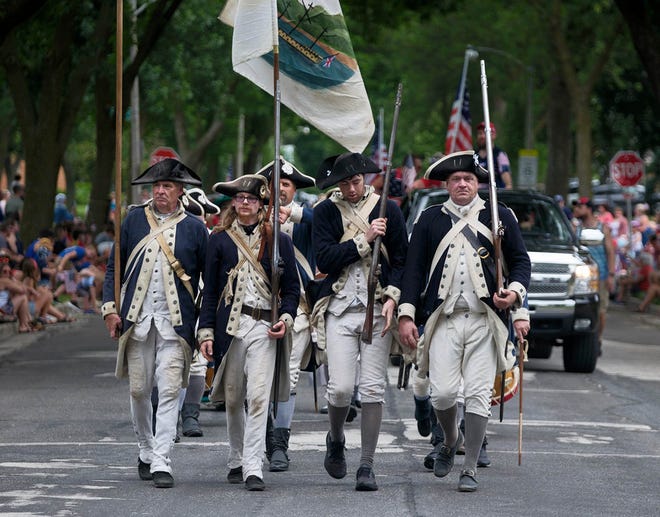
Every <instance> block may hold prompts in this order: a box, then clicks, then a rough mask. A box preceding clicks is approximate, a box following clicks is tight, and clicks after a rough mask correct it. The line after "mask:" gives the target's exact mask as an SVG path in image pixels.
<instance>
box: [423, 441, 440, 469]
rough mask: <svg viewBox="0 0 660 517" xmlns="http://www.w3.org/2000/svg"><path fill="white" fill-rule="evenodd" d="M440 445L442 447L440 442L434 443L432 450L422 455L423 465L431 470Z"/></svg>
mask: <svg viewBox="0 0 660 517" xmlns="http://www.w3.org/2000/svg"><path fill="white" fill-rule="evenodd" d="M440 447H442V442H440V443H438V444H436V445H435V447H433V450H432V451H431V452H429V453H428V454H427V455H426V456H424V467H426V468H427V469H429V470H433V467H434V466H435V460H436V458H437V457H438V453H439V452H440Z"/></svg>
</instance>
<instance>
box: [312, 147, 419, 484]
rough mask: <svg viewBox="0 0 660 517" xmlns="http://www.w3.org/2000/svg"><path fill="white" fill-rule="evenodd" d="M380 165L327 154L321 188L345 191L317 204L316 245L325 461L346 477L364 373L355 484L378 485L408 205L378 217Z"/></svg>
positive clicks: (328, 467)
mask: <svg viewBox="0 0 660 517" xmlns="http://www.w3.org/2000/svg"><path fill="white" fill-rule="evenodd" d="M379 170H380V169H379V168H378V166H377V165H376V164H375V163H374V162H372V161H371V160H369V159H368V158H365V157H364V156H362V155H361V154H359V153H344V154H342V155H339V156H333V157H330V158H328V159H326V160H325V161H324V162H323V163H322V164H321V167H320V168H319V171H318V174H317V177H316V185H317V186H318V187H319V188H321V189H325V188H327V187H330V186H332V185H338V186H339V189H337V190H335V191H333V192H331V193H330V195H329V197H328V198H327V199H326V200H325V201H323V202H321V203H320V204H318V205H317V206H316V207H315V208H314V223H313V230H312V231H313V242H314V253H315V257H316V264H317V266H318V269H319V271H320V272H321V273H326V274H327V277H326V278H325V279H324V281H323V283H322V285H321V288H320V299H319V301H318V302H317V303H316V305H315V307H314V311H313V315H312V322H313V323H316V327H317V338H318V342H319V346H320V347H322V346H325V349H326V353H327V358H328V372H329V381H328V386H327V393H326V398H327V399H328V418H329V420H330V431H329V432H328V435H327V436H326V447H327V452H326V456H325V461H324V466H325V469H326V471H327V472H328V474H330V476H332V477H333V478H336V479H341V478H343V477H344V476H345V475H346V459H345V456H344V449H345V438H344V422H345V420H346V415H347V414H348V411H349V407H350V403H351V397H352V396H353V388H354V384H355V377H356V367H357V363H358V358H359V362H360V372H359V380H358V391H359V394H360V396H361V400H362V412H361V413H362V416H361V437H362V454H361V458H360V466H359V468H358V470H357V474H356V484H355V489H356V490H358V491H373V490H378V485H377V484H376V478H375V475H374V470H373V463H374V453H375V451H376V445H377V444H378V434H379V432H380V425H381V420H382V413H383V401H384V393H385V384H386V375H387V363H388V359H389V353H390V347H391V344H392V334H391V333H390V332H389V330H391V327H392V326H393V324H394V322H393V318H394V311H395V308H396V304H397V303H398V301H399V294H400V289H401V276H402V274H403V265H404V261H405V256H406V249H407V241H408V239H407V236H406V229H405V223H404V220H403V215H402V213H401V210H400V209H399V207H398V206H397V205H396V203H395V202H394V201H392V200H386V203H387V204H386V209H387V210H386V214H385V217H383V218H381V217H378V216H379V215H380V214H379V203H380V196H379V195H378V194H376V193H375V192H374V190H373V187H372V186H371V185H365V183H364V175H365V174H370V173H377V172H379ZM379 236H380V237H382V245H381V249H380V257H379V262H380V274H379V276H378V285H377V287H376V291H375V301H376V303H375V306H374V312H373V315H374V316H373V338H372V342H371V343H370V344H366V343H365V342H364V341H363V340H362V329H363V325H364V322H365V308H366V306H367V300H368V292H367V278H368V275H369V270H370V266H371V260H372V254H373V250H372V247H373V245H374V241H376V240H377V237H379Z"/></svg>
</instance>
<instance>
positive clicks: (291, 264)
mask: <svg viewBox="0 0 660 517" xmlns="http://www.w3.org/2000/svg"><path fill="white" fill-rule="evenodd" d="M213 189H214V190H215V191H216V192H219V193H221V194H225V195H228V196H231V197H232V204H231V208H230V210H229V212H228V213H227V214H226V215H225V217H224V219H223V223H222V225H220V226H219V227H216V228H215V229H214V230H213V233H212V235H211V237H210V240H209V249H208V253H207V258H206V270H205V273H204V298H203V301H202V308H201V311H200V316H199V329H198V331H197V337H198V341H199V343H200V350H201V352H202V353H203V354H204V357H206V358H207V359H208V360H213V362H214V363H215V365H216V374H215V378H214V380H213V389H212V391H211V397H210V398H211V401H213V402H221V401H224V402H225V406H226V409H227V433H228V435H229V461H228V466H229V474H228V475H227V480H228V481H229V482H230V483H242V482H245V487H246V488H247V489H248V490H250V491H261V490H264V489H265V484H264V481H263V472H262V467H263V451H264V447H265V435H266V423H267V420H268V408H269V401H270V395H271V387H272V385H273V375H279V389H280V391H279V393H276V394H274V395H275V396H277V397H278V400H287V399H288V398H289V368H288V365H289V362H288V361H289V354H288V350H289V349H290V346H289V345H290V343H284V346H276V340H278V339H282V338H285V337H286V338H289V339H290V335H291V329H292V327H293V319H294V317H295V315H296V309H297V307H298V299H299V297H300V283H299V281H298V271H297V269H296V259H295V256H294V252H293V244H292V242H291V238H290V237H289V236H288V235H286V234H285V233H283V232H281V233H280V235H279V241H278V242H279V248H280V255H281V259H282V273H281V277H280V282H279V300H280V306H279V307H272V306H271V278H272V275H271V271H272V268H271V260H270V254H271V249H272V245H273V242H272V241H273V240H274V236H273V235H271V232H272V230H271V229H270V225H269V224H268V221H266V211H265V210H264V200H265V199H266V198H267V197H268V195H269V193H268V188H267V182H266V178H265V177H264V176H262V175H257V174H247V175H244V176H241V177H239V178H237V179H235V180H234V181H230V182H220V183H216V184H215V185H214V186H213ZM272 310H276V311H277V315H278V319H277V322H276V323H275V324H274V325H273V326H272V327H271V322H272V319H274V318H273V315H272V313H271V311H272ZM278 352H279V353H282V356H281V363H280V364H281V366H282V367H281V368H280V371H279V372H275V368H274V366H275V364H276V354H277V353H278ZM245 400H247V416H246V412H245V407H244V401H245Z"/></svg>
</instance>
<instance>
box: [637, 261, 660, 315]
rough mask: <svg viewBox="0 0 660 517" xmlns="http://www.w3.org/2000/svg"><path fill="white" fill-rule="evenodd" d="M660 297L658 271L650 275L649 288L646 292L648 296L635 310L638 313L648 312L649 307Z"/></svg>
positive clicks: (659, 274) (659, 272)
mask: <svg viewBox="0 0 660 517" xmlns="http://www.w3.org/2000/svg"><path fill="white" fill-rule="evenodd" d="M658 296H660V271H657V270H656V271H653V272H652V273H651V275H649V287H648V289H647V290H646V295H645V296H644V299H643V300H642V301H641V303H640V304H639V305H638V306H637V309H635V310H636V311H637V312H646V311H647V310H648V309H649V305H651V303H652V302H653V300H655V299H656V298H657V297H658Z"/></svg>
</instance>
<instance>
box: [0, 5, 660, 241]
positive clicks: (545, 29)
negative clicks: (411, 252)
mask: <svg viewBox="0 0 660 517" xmlns="http://www.w3.org/2000/svg"><path fill="white" fill-rule="evenodd" d="M5 7H6V8H5ZM138 7H139V8H140V9H141V14H140V16H139V17H138V24H137V28H136V33H137V47H138V49H139V50H138V56H137V57H135V58H134V59H133V58H131V57H130V55H129V53H128V48H129V46H130V42H131V40H130V37H131V25H130V15H131V13H130V12H127V13H126V17H125V18H126V19H125V27H126V29H125V38H124V39H125V42H124V47H125V48H126V49H127V50H126V51H125V52H124V88H125V91H124V102H123V105H124V107H125V108H126V116H125V121H126V123H125V124H124V129H125V131H124V133H123V139H124V140H123V148H124V149H125V152H124V155H123V156H122V170H123V171H126V172H125V174H124V178H125V182H124V186H125V188H128V184H129V183H130V160H129V156H130V154H129V152H130V140H129V136H128V128H129V126H130V117H131V112H130V97H129V92H128V90H129V89H130V84H131V83H132V80H133V78H135V77H138V76H139V86H140V137H141V151H142V161H141V167H142V168H145V167H146V166H147V165H148V157H149V153H150V152H151V151H152V150H153V149H154V148H155V147H157V146H160V145H167V146H170V147H174V148H176V149H177V150H178V152H179V154H180V155H181V156H182V158H183V159H184V161H186V162H187V163H188V164H189V165H190V166H191V167H193V168H194V169H195V170H197V171H198V172H199V173H200V174H201V176H202V178H203V179H204V184H205V186H206V188H207V189H210V187H211V185H212V184H213V183H215V182H216V181H219V180H222V179H225V176H226V174H227V173H228V172H229V171H230V169H231V167H232V166H234V165H235V163H236V161H235V160H236V155H237V153H238V152H240V150H239V146H238V127H239V120H244V122H245V141H244V146H243V147H242V153H243V155H242V161H243V163H244V172H250V171H252V170H256V169H257V168H258V167H259V166H261V165H262V164H264V163H266V162H268V161H270V160H272V153H273V151H272V149H273V138H272V136H273V127H274V122H273V114H272V98H271V97H270V96H268V95H267V94H266V93H264V92H262V91H261V90H260V89H258V88H257V87H256V86H254V85H252V84H251V83H249V82H248V81H247V80H246V79H244V78H242V77H240V76H238V75H237V74H235V73H234V72H233V71H232V69H231V37H232V29H231V28H230V27H227V26H225V25H223V24H222V23H221V22H220V21H219V20H218V19H217V16H218V14H219V11H220V9H221V7H222V5H221V4H220V3H218V2H216V1H213V0H187V1H185V2H183V1H181V0H154V1H151V2H142V1H138ZM342 8H343V11H344V15H345V18H346V22H347V26H348V29H349V32H350V34H351V38H352V42H353V47H354V51H355V54H356V57H357V60H358V63H359V65H360V68H361V72H362V76H363V78H364V80H365V85H366V88H367V92H368V94H369V98H370V102H371V107H372V110H373V112H374V116H376V115H377V113H378V111H379V109H380V108H383V109H384V113H385V130H386V133H387V134H389V127H390V125H391V119H392V114H393V104H394V95H395V91H396V85H397V84H398V83H399V82H403V84H404V94H403V102H402V108H401V114H400V119H399V126H398V133H397V141H396V148H395V150H394V160H393V162H394V163H399V162H400V161H401V160H402V159H403V156H404V155H405V154H406V153H409V152H414V153H417V154H422V155H424V156H426V157H430V156H431V155H433V154H434V153H435V152H437V151H439V150H442V149H443V148H444V138H445V134H446V130H447V122H448V119H449V113H450V110H451V104H452V102H453V100H454V98H455V95H456V91H457V87H458V81H459V78H460V73H461V67H462V64H463V59H464V55H465V50H466V48H467V46H468V45H472V46H474V47H475V48H477V49H479V59H484V60H485V61H486V63H487V70H488V92H489V100H490V114H491V119H492V120H493V121H495V122H496V124H497V128H498V132H497V144H498V146H500V147H502V148H504V149H505V150H507V151H508V153H509V155H510V158H511V159H512V162H513V165H514V177H515V175H516V174H517V170H516V169H515V165H516V162H517V151H518V150H519V149H522V148H523V147H524V146H525V123H526V119H527V117H528V116H529V117H530V118H531V120H532V121H533V126H532V130H533V132H532V141H533V142H532V143H533V145H534V147H535V148H536V149H538V151H539V156H540V162H539V178H538V180H539V183H540V186H541V187H542V188H543V186H545V188H546V189H547V190H548V191H549V192H551V193H555V192H559V193H566V189H567V179H568V177H571V176H578V177H580V179H581V184H582V186H581V189H582V192H584V193H585V194H588V193H589V192H590V188H591V185H590V184H591V182H590V180H591V179H593V178H600V179H601V180H605V179H606V178H607V163H608V161H609V159H610V158H611V156H612V155H613V154H614V153H615V152H616V150H618V149H621V148H628V149H633V150H637V151H639V152H640V153H641V154H642V155H643V156H645V157H647V159H648V163H649V164H650V167H649V170H650V171H651V172H654V171H656V170H657V162H658V160H657V158H656V157H657V155H658V151H659V149H658V143H657V139H656V138H655V136H656V135H657V132H658V129H660V128H659V127H658V126H659V125H660V122H659V120H660V117H658V109H659V108H658V106H659V105H660V99H659V97H658V95H659V93H658V89H657V84H658V78H657V73H658V63H657V49H658V46H657V45H652V44H651V43H650V42H657V34H659V33H660V32H659V31H658V28H659V25H660V23H659V22H658V8H657V6H655V4H654V3H653V2H646V1H642V0H637V1H634V2H619V1H616V2H615V1H614V0H598V1H596V2H594V1H591V0H572V1H571V2H559V1H558V0H553V1H551V2H543V1H540V0H538V1H533V2H525V1H521V0H515V1H514V2H504V1H502V0H497V1H486V0H467V1H465V2H456V1H452V0H443V1H441V2H434V3H433V5H430V3H429V2H423V1H419V0H406V1H399V2H380V1H377V0H361V1H360V2H350V1H346V2H344V3H343V5H342ZM484 13H488V16H487V17H484ZM647 14H648V16H646V15H647ZM114 30H115V23H114V2H103V1H101V0H85V1H81V2H66V1H64V0H41V1H37V0H12V1H11V2H3V9H2V10H0V78H1V79H2V82H0V114H1V115H2V116H3V120H4V121H5V124H4V125H3V128H2V130H0V148H1V150H2V153H3V157H4V160H3V162H4V163H5V169H9V168H11V167H12V166H13V163H15V157H18V158H23V159H25V162H26V167H27V169H28V171H29V172H28V177H29V182H28V185H27V192H26V208H28V210H27V211H28V213H30V218H26V220H25V221H24V223H23V228H22V231H23V233H24V236H25V237H24V238H28V239H29V238H30V237H33V236H34V235H36V232H37V231H39V230H40V229H41V228H42V227H44V226H48V225H49V224H50V222H51V218H52V206H51V205H50V204H49V203H44V202H43V200H44V199H53V198H54V194H55V191H56V187H55V185H56V183H55V182H56V176H57V170H58V169H59V166H60V165H61V164H64V165H65V167H66V168H67V173H68V174H69V176H70V177H71V178H75V180H76V181H88V182H90V183H91V184H92V195H91V198H92V199H90V212H89V214H90V219H91V220H92V221H93V222H95V223H97V224H99V223H101V222H103V221H102V219H103V217H104V214H105V212H104V208H103V206H102V205H104V204H105V203H106V202H107V197H108V194H109V192H110V190H112V188H113V186H112V184H111V181H110V179H109V178H110V177H111V176H112V169H113V164H112V161H113V159H114V156H113V154H112V152H113V148H114V146H113V144H114V59H115V57H114V37H115V34H114ZM19 42H20V44H19ZM530 81H531V82H530ZM530 84H531V87H532V88H531V93H532V104H531V113H528V112H527V109H528V105H527V95H528V93H529V92H530V90H529V89H528V88H529V86H530ZM468 88H469V91H470V94H471V100H472V103H471V114H472V121H473V128H474V127H475V126H476V124H477V123H478V122H480V121H481V120H482V119H483V110H482V101H481V91H480V90H481V85H480V78H479V66H478V62H476V61H472V62H470V64H469V68H468ZM558 92H559V93H558ZM281 128H282V131H281V134H282V138H281V139H282V144H283V147H284V148H285V149H286V151H287V152H290V151H291V150H293V156H292V157H291V158H293V159H294V161H295V162H296V164H297V165H298V166H299V167H300V168H301V169H303V170H305V171H307V173H309V174H312V175H313V174H315V172H316V168H317V167H318V164H319V163H320V162H321V160H322V159H323V158H324V157H326V156H328V155H330V154H336V153H338V152H342V149H341V148H340V147H339V146H338V145H337V144H336V143H335V142H332V141H331V140H329V139H328V138H327V137H325V136H324V135H322V134H321V133H320V132H319V131H317V130H315V129H314V128H309V126H308V125H307V124H306V123H305V121H304V120H301V119H300V118H298V117H297V116H295V115H294V114H293V113H291V112H290V111H289V110H288V109H286V108H283V109H282V121H281ZM385 140H386V141H387V138H386V139H385ZM365 152H366V153H369V152H370V151H369V150H368V149H367V150H365ZM32 171H37V172H32ZM233 172H234V173H235V172H236V171H233Z"/></svg>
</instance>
